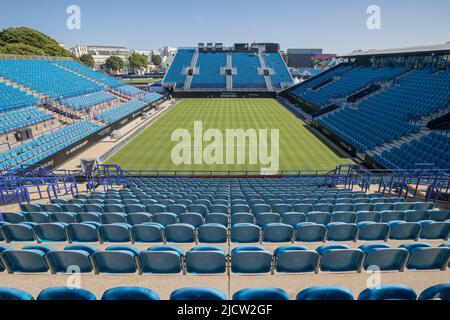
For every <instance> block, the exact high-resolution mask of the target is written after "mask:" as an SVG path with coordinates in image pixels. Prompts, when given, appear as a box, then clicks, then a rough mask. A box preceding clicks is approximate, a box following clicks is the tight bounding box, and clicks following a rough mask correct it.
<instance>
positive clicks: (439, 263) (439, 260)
mask: <svg viewBox="0 0 450 320" xmlns="http://www.w3.org/2000/svg"><path fill="white" fill-rule="evenodd" d="M405 249H409V252H410V257H409V260H408V264H407V266H406V267H407V269H409V270H442V271H444V270H445V269H447V267H448V264H449V261H450V248H444V247H441V248H429V247H416V248H412V249H411V247H409V246H405Z"/></svg>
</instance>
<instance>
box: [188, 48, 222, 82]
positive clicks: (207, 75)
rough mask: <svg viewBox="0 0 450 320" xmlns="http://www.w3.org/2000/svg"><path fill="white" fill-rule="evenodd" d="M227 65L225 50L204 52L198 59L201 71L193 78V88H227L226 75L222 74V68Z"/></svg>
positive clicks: (198, 66)
mask: <svg viewBox="0 0 450 320" xmlns="http://www.w3.org/2000/svg"><path fill="white" fill-rule="evenodd" d="M226 65H227V54H226V53H225V52H217V53H202V54H200V55H199V57H198V60H197V68H199V73H198V74H195V75H194V76H193V78H192V83H191V88H192V89H200V88H201V89H222V90H223V89H225V87H226V76H225V74H223V75H221V74H220V69H221V68H223V67H225V66H226Z"/></svg>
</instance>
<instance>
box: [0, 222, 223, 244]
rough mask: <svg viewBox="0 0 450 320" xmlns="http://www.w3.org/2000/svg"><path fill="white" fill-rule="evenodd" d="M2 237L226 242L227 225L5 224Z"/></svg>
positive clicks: (10, 238) (91, 240) (89, 240)
mask: <svg viewBox="0 0 450 320" xmlns="http://www.w3.org/2000/svg"><path fill="white" fill-rule="evenodd" d="M0 231H1V232H0V240H5V241H6V242H8V243H10V242H33V241H37V242H66V241H68V242H115V243H121V242H122V243H124V242H133V243H163V242H173V243H194V242H201V243H226V242H227V241H228V231H227V228H226V227H225V226H223V225H221V224H216V223H209V224H204V225H201V226H200V227H199V228H198V229H196V228H195V227H193V226H192V225H191V224H186V223H178V224H170V225H167V226H163V225H162V224H159V223H155V222H149V223H143V224H138V225H134V226H131V225H128V224H125V223H114V224H104V225H102V224H99V223H96V222H86V223H71V224H65V223H43V224H34V223H30V222H26V223H21V224H3V225H2V226H1V228H0Z"/></svg>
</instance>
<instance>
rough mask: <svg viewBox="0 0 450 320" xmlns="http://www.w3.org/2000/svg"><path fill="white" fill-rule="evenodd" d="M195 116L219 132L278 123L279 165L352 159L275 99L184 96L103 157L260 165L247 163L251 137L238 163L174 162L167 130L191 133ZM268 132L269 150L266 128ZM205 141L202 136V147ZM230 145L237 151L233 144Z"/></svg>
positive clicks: (134, 166) (330, 164)
mask: <svg viewBox="0 0 450 320" xmlns="http://www.w3.org/2000/svg"><path fill="white" fill-rule="evenodd" d="M195 121H202V124H203V132H205V131H206V130H207V129H211V128H212V129H218V130H220V131H221V132H223V134H224V136H225V130H226V129H244V130H247V129H256V130H260V129H269V130H270V129H278V130H279V169H280V170H328V169H334V168H335V167H336V166H337V165H339V164H343V163H350V162H351V160H350V159H347V158H345V157H343V156H342V155H340V154H338V153H336V152H335V151H333V150H332V149H330V147H329V146H327V145H326V144H325V143H323V142H322V141H321V140H320V139H319V138H317V137H316V136H315V135H314V134H312V133H311V132H310V129H309V128H308V126H307V125H306V124H304V123H303V122H302V121H301V120H299V119H298V118H297V117H295V116H294V115H293V114H292V113H291V112H289V111H288V110H286V109H285V108H284V107H283V106H282V105H280V104H279V103H278V102H277V101H276V100H274V99H185V100H182V101H181V102H180V103H178V104H177V105H176V106H174V107H173V108H172V109H171V110H170V111H168V112H167V113H166V114H165V115H164V116H163V117H162V118H160V119H159V120H158V121H156V122H155V123H154V124H152V125H151V126H150V127H148V128H147V129H145V130H144V131H143V132H142V133H141V134H140V135H138V136H137V137H136V138H134V139H133V140H132V141H131V142H129V143H128V144H127V145H126V146H124V147H123V148H122V149H121V150H119V151H118V152H117V153H116V154H114V155H113V156H112V157H111V158H109V159H108V160H107V163H109V164H118V165H120V166H121V167H122V168H124V169H127V170H196V171H203V170H214V171H218V170H233V171H245V170H251V171H259V170H260V169H261V164H260V163H259V162H258V164H250V161H249V155H248V153H249V152H250V150H254V149H251V147H250V146H249V145H248V144H250V142H248V144H247V149H246V150H247V154H246V155H245V158H246V161H245V164H237V161H235V162H234V164H226V163H224V164H217V163H216V164H206V163H202V164H194V161H192V164H181V165H177V164H175V163H174V162H173V161H172V156H171V154H172V150H173V148H174V147H175V146H176V145H177V144H178V143H179V142H177V141H172V139H171V138H172V133H173V132H174V131H175V130H177V129H188V130H189V132H190V133H191V135H192V136H194V132H193V131H194V122H195ZM258 132H259V131H258ZM268 136H269V139H268V143H269V149H268V151H269V154H270V151H271V149H270V147H271V146H272V145H271V142H272V140H271V139H270V137H271V136H270V133H269V134H268ZM258 137H259V135H258ZM192 141H194V140H192ZM215 141H216V142H217V141H218V140H215ZM223 141H225V138H224V139H223ZM248 141H250V140H248ZM263 141H264V140H263ZM259 142H261V140H259ZM193 143H194V142H193ZM209 143H210V142H203V147H206V146H207V145H208V144H209ZM223 144H226V142H223ZM223 144H222V145H223ZM196 145H197V144H196ZM192 150H194V149H193V148H192ZM224 150H226V149H224ZM235 150H236V153H237V152H238V151H237V150H238V148H237V147H236V149H235ZM257 150H259V149H257ZM256 152H257V154H259V153H258V151H256ZM193 153H194V152H193V151H192V159H194V155H193ZM224 159H225V156H224ZM224 162H226V161H225V160H224Z"/></svg>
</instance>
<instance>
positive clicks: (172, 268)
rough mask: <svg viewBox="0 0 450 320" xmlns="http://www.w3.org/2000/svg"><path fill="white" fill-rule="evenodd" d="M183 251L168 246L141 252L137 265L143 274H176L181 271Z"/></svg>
mask: <svg viewBox="0 0 450 320" xmlns="http://www.w3.org/2000/svg"><path fill="white" fill-rule="evenodd" d="M182 258H183V251H181V250H180V249H178V248H175V247H170V246H157V247H152V248H149V249H148V250H147V251H141V253H140V254H139V263H140V269H141V272H142V273H144V274H147V273H155V274H178V273H180V272H181V271H182Z"/></svg>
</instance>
